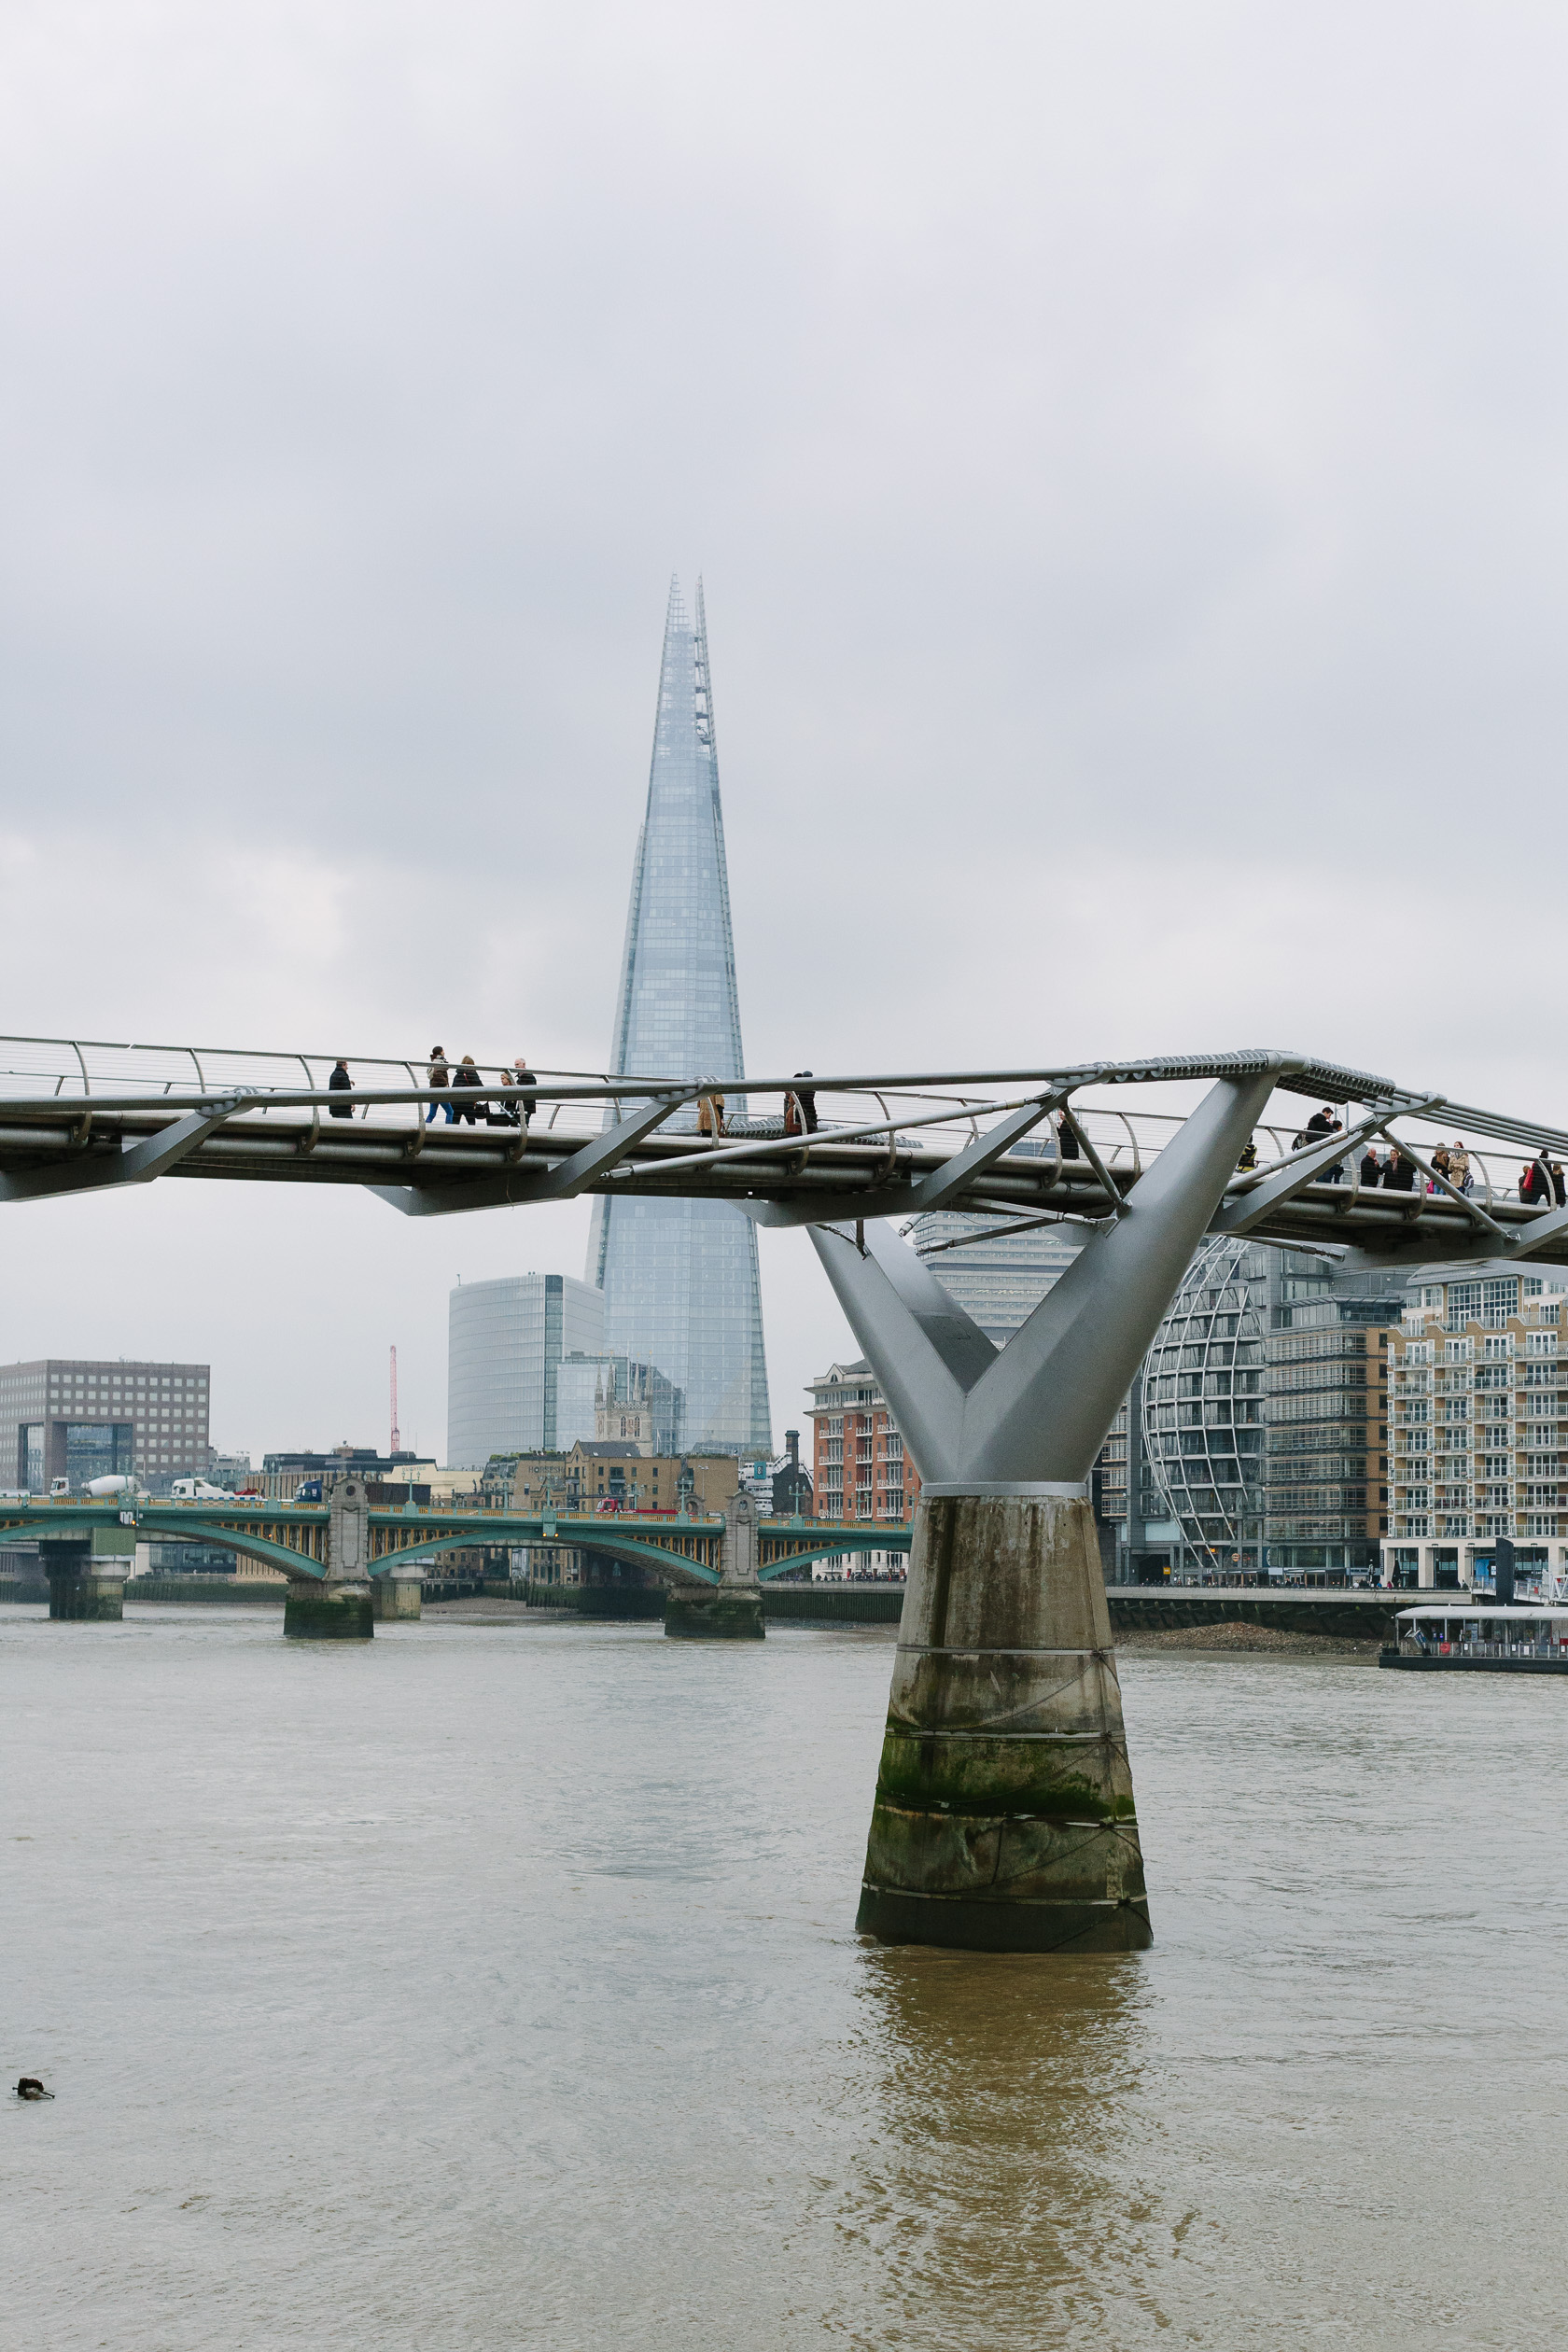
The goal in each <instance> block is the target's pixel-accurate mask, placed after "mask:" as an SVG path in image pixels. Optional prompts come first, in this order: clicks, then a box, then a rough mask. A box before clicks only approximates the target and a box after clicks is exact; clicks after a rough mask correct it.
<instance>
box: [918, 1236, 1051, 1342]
mask: <svg viewBox="0 0 1568 2352" xmlns="http://www.w3.org/2000/svg"><path fill="white" fill-rule="evenodd" d="M1000 1224H1001V1219H1000V1218H999V1217H994V1216H975V1215H973V1214H967V1213H964V1212H961V1211H958V1210H952V1209H934V1210H932V1211H931V1212H930V1214H929V1215H927V1216H924V1217H917V1218H916V1219H915V1221H914V1223H913V1225H911V1226H910V1229H909V1236H908V1239H909V1241H910V1243H911V1246H912V1247H913V1248H915V1249H917V1251H918V1252H919V1253H920V1255H921V1256H922V1257H923V1258H924V1259H925V1261H926V1264H927V1266H928V1267H930V1268H931V1272H932V1273H933V1274H934V1275H935V1276H936V1279H937V1281H939V1282H940V1283H941V1284H942V1287H943V1289H944V1290H945V1292H946V1293H947V1295H948V1296H949V1298H951V1299H952V1300H953V1301H954V1302H955V1304H956V1305H958V1306H959V1307H961V1308H962V1309H963V1310H964V1313H965V1314H966V1315H968V1316H970V1317H971V1318H972V1319H973V1321H974V1322H975V1323H978V1324H979V1326H980V1328H981V1330H982V1331H983V1332H984V1333H985V1335H986V1337H987V1339H994V1340H995V1342H996V1344H997V1346H998V1347H999V1348H1000V1347H1001V1346H1002V1345H1003V1344H1004V1342H1005V1341H1007V1340H1009V1339H1011V1338H1012V1337H1013V1334H1014V1333H1015V1331H1016V1330H1017V1329H1018V1328H1019V1326H1020V1324H1022V1323H1026V1322H1027V1321H1028V1320H1029V1316H1030V1315H1032V1314H1033V1312H1034V1310H1035V1309H1036V1308H1037V1307H1038V1306H1039V1304H1040V1302H1041V1300H1042V1299H1043V1297H1044V1295H1045V1294H1046V1292H1047V1291H1048V1290H1049V1289H1050V1287H1051V1285H1052V1283H1053V1282H1055V1281H1057V1280H1059V1278H1060V1277H1061V1276H1062V1275H1063V1274H1065V1273H1066V1271H1067V1269H1068V1267H1070V1266H1071V1263H1072V1261H1073V1259H1074V1258H1075V1257H1076V1256H1077V1254H1078V1248H1079V1245H1078V1243H1077V1242H1076V1241H1072V1240H1069V1239H1068V1236H1067V1231H1064V1230H1063V1228H1062V1227H1061V1226H1060V1225H1037V1226H1036V1228H1035V1230H1034V1231H1033V1232H1032V1233H1005V1234H998V1233H997V1232H996V1227H997V1225H1000ZM1068 1230H1071V1228H1069V1229H1068ZM974 1233H988V1234H990V1235H991V1236H992V1237H993V1238H992V1239H989V1240H985V1241H971V1240H967V1239H964V1237H965V1236H966V1235H969V1234H974ZM955 1241H962V1243H963V1246H962V1247H961V1248H959V1249H952V1248H944V1247H943V1246H942V1245H943V1244H944V1243H951V1242H955Z"/></svg>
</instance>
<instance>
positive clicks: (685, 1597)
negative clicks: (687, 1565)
mask: <svg viewBox="0 0 1568 2352" xmlns="http://www.w3.org/2000/svg"><path fill="white" fill-rule="evenodd" d="M720 1559H721V1573H720V1580H719V1582H718V1583H717V1584H716V1585H696V1586H693V1585H682V1586H675V1585H672V1586H671V1587H670V1589H669V1590H668V1592H667V1593H666V1594H665V1633H666V1634H667V1635H668V1636H670V1638H671V1639H673V1640H675V1641H679V1642H760V1641H761V1640H762V1639H763V1635H764V1633H765V1631H766V1630H767V1629H766V1628H765V1626H764V1625H763V1588H762V1584H761V1582H760V1580H759V1578H758V1575H757V1505H756V1504H755V1503H754V1502H753V1501H752V1499H751V1497H750V1495H749V1494H732V1495H731V1497H730V1499H729V1501H728V1502H727V1503H726V1504H725V1505H724V1533H723V1536H722V1538H721V1549H720Z"/></svg>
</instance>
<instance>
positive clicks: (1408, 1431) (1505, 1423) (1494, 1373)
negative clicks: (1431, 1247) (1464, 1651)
mask: <svg viewBox="0 0 1568 2352" xmlns="http://www.w3.org/2000/svg"><path fill="white" fill-rule="evenodd" d="M1562 1322H1563V1291H1562V1288H1561V1284H1560V1282H1559V1281H1557V1280H1556V1279H1554V1278H1552V1277H1550V1276H1545V1275H1530V1274H1519V1273H1517V1272H1514V1271H1511V1270H1509V1269H1507V1268H1505V1267H1503V1266H1500V1265H1492V1264H1488V1265H1484V1266H1478V1267H1477V1266H1471V1267H1464V1268H1463V1271H1461V1270H1460V1269H1458V1268H1455V1269H1453V1270H1452V1272H1451V1275H1450V1274H1446V1273H1444V1272H1443V1271H1442V1270H1441V1269H1433V1268H1427V1269H1425V1270H1424V1272H1423V1277H1422V1279H1421V1281H1420V1282H1419V1283H1416V1284H1413V1285H1412V1286H1411V1292H1410V1302H1409V1304H1408V1306H1407V1309H1406V1311H1405V1315H1404V1318H1403V1322H1402V1324H1401V1327H1400V1329H1399V1330H1398V1331H1397V1332H1396V1333H1393V1335H1391V1341H1390V1387H1391V1403H1392V1408H1393V1410H1392V1430H1391V1435H1392V1439H1393V1460H1392V1464H1391V1470H1392V1486H1393V1498H1392V1508H1391V1511H1390V1518H1389V1531H1388V1539H1387V1541H1386V1543H1385V1544H1384V1546H1383V1557H1384V1563H1385V1566H1386V1568H1387V1570H1388V1571H1389V1573H1390V1575H1392V1577H1393V1579H1394V1580H1395V1581H1396V1582H1398V1583H1401V1584H1409V1585H1411V1586H1425V1585H1431V1586H1435V1587H1438V1588H1442V1587H1449V1588H1460V1587H1466V1586H1470V1585H1473V1584H1477V1583H1479V1584H1482V1585H1485V1584H1487V1583H1490V1582H1491V1567H1492V1561H1493V1559H1494V1555H1495V1547H1496V1544H1497V1540H1498V1538H1499V1537H1500V1536H1506V1537H1507V1538H1508V1539H1509V1540H1510V1541H1512V1542H1513V1543H1514V1544H1515V1545H1516V1547H1517V1568H1518V1571H1519V1573H1520V1574H1521V1575H1523V1576H1524V1577H1525V1579H1526V1580H1527V1582H1528V1581H1529V1580H1531V1578H1532V1575H1534V1576H1535V1577H1539V1575H1541V1573H1542V1572H1544V1571H1546V1570H1547V1569H1551V1570H1552V1571H1554V1572H1555V1573H1556V1574H1558V1575H1561V1574H1562V1573H1564V1571H1565V1569H1568V1487H1565V1486H1564V1483H1563V1477H1562V1466H1563V1457H1564V1449H1565V1448H1568V1381H1564V1380H1563V1379H1562V1375H1561V1347H1562V1336H1563V1335H1562Z"/></svg>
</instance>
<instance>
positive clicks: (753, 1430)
mask: <svg viewBox="0 0 1568 2352" xmlns="http://www.w3.org/2000/svg"><path fill="white" fill-rule="evenodd" d="M744 1067H745V1065H744V1062H743V1060H742V1057H741V1045H740V1000H739V997H738V995H737V993H736V989H735V940H734V937H733V935H732V932H731V928H730V886H729V876H728V873H727V871H726V868H725V863H724V819H723V812H722V810H721V806H720V802H719V757H718V752H717V749H716V748H715V744H714V735H713V693H712V686H711V683H710V680H709V675H708V666H707V623H706V620H705V617H704V612H703V592H702V582H701V581H700V580H699V581H698V582H697V609H696V616H695V619H694V621H693V620H692V619H690V618H689V617H688V615H687V611H686V607H685V603H684V601H683V599H682V597H681V594H680V583H679V581H671V583H670V598H669V610H668V613H667V615H666V617H665V652H664V660H663V662H662V664H661V665H660V670H659V707H658V713H657V716H656V717H655V719H654V722H653V761H652V767H651V773H650V775H649V779H648V807H647V812H646V814H645V815H644V818H643V821H642V832H641V833H640V835H639V836H638V840H637V864H636V866H635V868H634V869H633V874H632V899H631V905H630V908H629V909H628V912H627V916H626V945H625V952H624V955H623V959H622V966H621V992H620V1000H619V1003H618V1006H617V1012H616V1021H615V1034H614V1039H613V1041H612V1043H611V1047H610V1060H609V1068H610V1071H612V1072H613V1073H614V1074H615V1075H616V1076H627V1075H630V1076H634V1077H641V1076H649V1077H658V1078H681V1079H686V1080H696V1079H707V1078H716V1079H718V1080H719V1081H720V1082H721V1085H722V1088H723V1091H724V1093H725V1095H726V1111H725V1116H726V1120H727V1121H728V1120H734V1119H736V1118H739V1117H743V1116H744V1114H745V1104H744V1101H743V1100H742V1099H741V1098H740V1093H739V1085H740V1080H741V1076H742V1071H743V1070H744ZM624 1107H628V1108H629V1105H628V1106H624ZM695 1123H696V1121H695V1113H683V1114H681V1115H680V1116H679V1117H678V1118H677V1119H676V1120H674V1121H672V1122H671V1124H672V1125H673V1126H676V1127H694V1126H695ZM587 1270H588V1280H589V1281H591V1282H596V1283H597V1284H598V1286H599V1288H600V1289H601V1290H602V1291H603V1292H604V1295H605V1338H604V1344H605V1347H606V1349H607V1350H608V1351H609V1352H610V1353H612V1354H616V1355H627V1356H632V1357H635V1358H636V1359H637V1361H639V1362H640V1363H644V1364H651V1365H656V1366H657V1367H658V1369H659V1370H660V1371H661V1372H662V1373H664V1374H665V1377H666V1379H669V1380H671V1381H673V1383H674V1385H675V1386H676V1388H678V1389H679V1390H681V1391H683V1393H684V1395H685V1413H684V1421H683V1426H682V1430H681V1444H682V1447H683V1449H684V1450H686V1451H687V1452H693V1451H698V1450H701V1449H704V1448H712V1449H716V1450H721V1451H724V1452H729V1453H737V1454H748V1453H770V1452H771V1451H772V1419H771V1415H770V1413H769V1410H768V1386H767V1360H766V1358H765V1356H764V1354H763V1308H762V1295H761V1291H760V1287H759V1284H758V1280H757V1235H756V1229H755V1227H754V1226H753V1225H752V1224H751V1222H750V1220H749V1218H748V1217H746V1216H745V1215H743V1214H742V1212H741V1211H739V1210H738V1209H732V1208H730V1207H728V1206H726V1205H725V1204H724V1203H723V1202H721V1201H708V1200H670V1201H662V1200H630V1199H625V1200H616V1199H601V1200H600V1201H598V1202H597V1203H596V1204H595V1212H594V1229H593V1238H592V1239H591V1241H590V1243H589V1249H588V1269H587Z"/></svg>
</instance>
